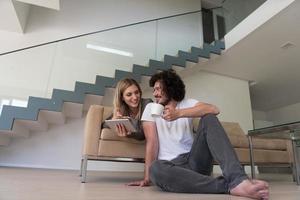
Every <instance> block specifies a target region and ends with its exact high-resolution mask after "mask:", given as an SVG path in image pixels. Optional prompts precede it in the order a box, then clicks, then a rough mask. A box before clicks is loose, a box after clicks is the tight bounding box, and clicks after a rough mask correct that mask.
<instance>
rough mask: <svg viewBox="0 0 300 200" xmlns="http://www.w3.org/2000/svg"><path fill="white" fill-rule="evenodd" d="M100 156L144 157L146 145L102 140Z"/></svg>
mask: <svg viewBox="0 0 300 200" xmlns="http://www.w3.org/2000/svg"><path fill="white" fill-rule="evenodd" d="M98 156H108V157H117V158H144V157H145V145H144V144H135V143H129V142H123V141H109V140H100V144H99V150H98Z"/></svg>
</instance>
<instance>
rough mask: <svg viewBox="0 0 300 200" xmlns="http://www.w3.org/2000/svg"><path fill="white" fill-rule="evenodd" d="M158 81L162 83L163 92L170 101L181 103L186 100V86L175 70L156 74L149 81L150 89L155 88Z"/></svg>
mask: <svg viewBox="0 0 300 200" xmlns="http://www.w3.org/2000/svg"><path fill="white" fill-rule="evenodd" d="M156 81H160V82H161V84H162V87H163V88H162V89H163V92H164V93H165V94H166V96H167V97H168V98H169V99H170V100H171V99H174V100H175V101H181V100H183V99H184V96H185V85H184V83H183V81H182V79H181V78H180V77H179V76H178V74H176V72H175V71H174V70H173V69H169V70H165V71H162V72H159V73H157V74H154V75H153V76H152V77H151V79H150V81H149V85H150V87H154V84H155V82H156Z"/></svg>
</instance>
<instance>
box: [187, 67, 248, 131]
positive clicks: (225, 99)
mask: <svg viewBox="0 0 300 200" xmlns="http://www.w3.org/2000/svg"><path fill="white" fill-rule="evenodd" d="M184 81H185V83H186V87H187V96H188V97H191V98H195V99H198V100H199V101H203V102H207V103H211V104H214V105H216V106H217V107H218V108H219V109H220V111H221V112H220V114H219V119H220V120H221V121H228V122H238V123H239V124H240V126H241V127H242V129H243V130H244V132H245V133H247V131H248V130H249V129H252V128H253V125H252V111H251V102H250V93H249V87H248V82H247V81H243V80H239V79H234V78H230V77H226V76H221V75H217V74H212V73H207V72H202V71H200V72H199V73H198V74H196V75H194V76H191V77H188V78H185V79H184Z"/></svg>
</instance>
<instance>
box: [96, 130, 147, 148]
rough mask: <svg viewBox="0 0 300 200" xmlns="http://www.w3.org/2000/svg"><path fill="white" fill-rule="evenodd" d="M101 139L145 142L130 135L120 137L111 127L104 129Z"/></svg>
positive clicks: (136, 142)
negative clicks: (129, 136)
mask: <svg viewBox="0 0 300 200" xmlns="http://www.w3.org/2000/svg"><path fill="white" fill-rule="evenodd" d="M100 139H101V140H110V141H122V142H128V143H135V144H145V141H139V140H136V139H132V138H128V137H120V136H118V135H117V133H116V132H115V131H112V130H111V129H109V128H104V129H102V132H101V136H100Z"/></svg>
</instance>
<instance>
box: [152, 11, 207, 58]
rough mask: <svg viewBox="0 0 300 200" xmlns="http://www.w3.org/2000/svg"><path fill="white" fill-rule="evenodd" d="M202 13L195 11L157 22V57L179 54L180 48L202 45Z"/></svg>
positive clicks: (185, 48)
mask: <svg viewBox="0 0 300 200" xmlns="http://www.w3.org/2000/svg"><path fill="white" fill-rule="evenodd" d="M202 44H203V36H202V14H201V13H200V12H199V13H194V14H189V15H183V16H179V17H176V18H168V19H163V20H159V21H158V23H157V59H161V58H162V57H163V56H164V55H165V54H169V55H177V52H178V50H183V51H189V50H190V48H191V46H197V47H199V46H201V45H202Z"/></svg>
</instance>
